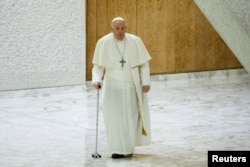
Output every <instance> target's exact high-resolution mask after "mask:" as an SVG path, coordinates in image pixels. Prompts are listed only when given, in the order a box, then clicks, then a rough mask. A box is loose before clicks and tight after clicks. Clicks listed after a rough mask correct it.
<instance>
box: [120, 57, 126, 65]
mask: <svg viewBox="0 0 250 167" xmlns="http://www.w3.org/2000/svg"><path fill="white" fill-rule="evenodd" d="M120 63H121V64H122V67H123V66H124V64H125V63H126V61H125V60H124V59H123V58H122V60H121V61H120Z"/></svg>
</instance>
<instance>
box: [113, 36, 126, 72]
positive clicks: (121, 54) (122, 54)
mask: <svg viewBox="0 0 250 167" xmlns="http://www.w3.org/2000/svg"><path fill="white" fill-rule="evenodd" d="M114 40H115V45H116V48H117V50H118V52H119V54H120V57H121V61H120V63H121V67H122V68H123V67H124V64H125V63H126V61H125V60H124V53H125V40H124V43H123V53H121V51H120V49H119V47H118V45H117V41H116V39H114Z"/></svg>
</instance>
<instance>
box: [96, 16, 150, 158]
mask: <svg viewBox="0 0 250 167" xmlns="http://www.w3.org/2000/svg"><path fill="white" fill-rule="evenodd" d="M111 30H112V32H111V33H109V34H107V35H105V36H104V37H102V38H101V39H99V40H98V42H97V44H96V48H95V52H94V57H93V69H92V84H93V86H94V87H95V88H96V89H99V88H100V86H101V83H102V82H103V85H102V94H101V108H102V111H103V116H104V124H105V129H106V133H107V141H108V148H109V152H110V153H111V154H112V158H122V157H125V156H126V155H132V154H133V153H134V151H135V146H139V145H146V144H150V142H151V129H150V115H149V111H148V101H147V95H146V93H147V92H148V91H149V90H150V70H149V63H148V61H149V60H150V59H151V57H150V55H149V53H148V51H147V49H146V48H145V46H144V44H143V42H142V41H141V39H140V38H139V37H137V36H135V35H132V34H129V33H126V22H125V20H124V19H123V18H121V17H116V18H114V19H113V20H112V22H111ZM103 75H104V79H103V81H102V78H103Z"/></svg>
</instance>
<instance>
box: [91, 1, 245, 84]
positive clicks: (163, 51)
mask: <svg viewBox="0 0 250 167" xmlns="http://www.w3.org/2000/svg"><path fill="white" fill-rule="evenodd" d="M86 6H87V50H86V56H87V57H86V61H87V64H86V68H87V69H86V72H87V74H86V77H87V80H90V79H91V68H92V63H91V61H92V56H93V52H94V48H95V44H96V41H97V40H98V39H99V38H100V37H102V36H103V35H105V34H107V33H109V32H110V21H111V20H112V18H113V17H115V16H122V17H124V18H125V19H126V20H127V26H128V32H130V33H134V34H137V35H138V36H140V37H141V38H142V40H143V41H144V43H145V45H146V47H147V48H148V50H149V52H150V54H151V56H152V61H151V62H150V67H151V74H159V73H180V72H190V71H204V70H218V69H228V68H239V67H242V66H241V64H240V63H239V61H238V60H237V59H236V58H235V56H234V55H233V53H232V52H231V51H230V49H229V48H228V47H227V46H226V44H225V43H224V41H223V40H222V39H221V38H220V36H219V35H218V34H217V32H216V31H215V30H214V28H213V27H212V26H211V24H210V23H209V22H208V21H207V19H206V18H205V17H204V15H203V14H202V13H201V12H200V10H199V9H198V8H197V6H196V5H195V3H194V2H193V0H157V1H156V0H137V1H136V0H126V1H123V0H87V4H86Z"/></svg>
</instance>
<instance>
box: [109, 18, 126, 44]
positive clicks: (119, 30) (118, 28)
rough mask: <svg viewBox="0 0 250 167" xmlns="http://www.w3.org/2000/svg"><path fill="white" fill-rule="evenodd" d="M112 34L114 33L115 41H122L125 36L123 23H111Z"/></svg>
mask: <svg viewBox="0 0 250 167" xmlns="http://www.w3.org/2000/svg"><path fill="white" fill-rule="evenodd" d="M111 28H112V32H113V33H114V35H115V37H116V39H118V40H122V39H123V38H124V36H125V32H126V25H125V22H124V21H120V20H118V21H115V22H113V26H112V27H111Z"/></svg>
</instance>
